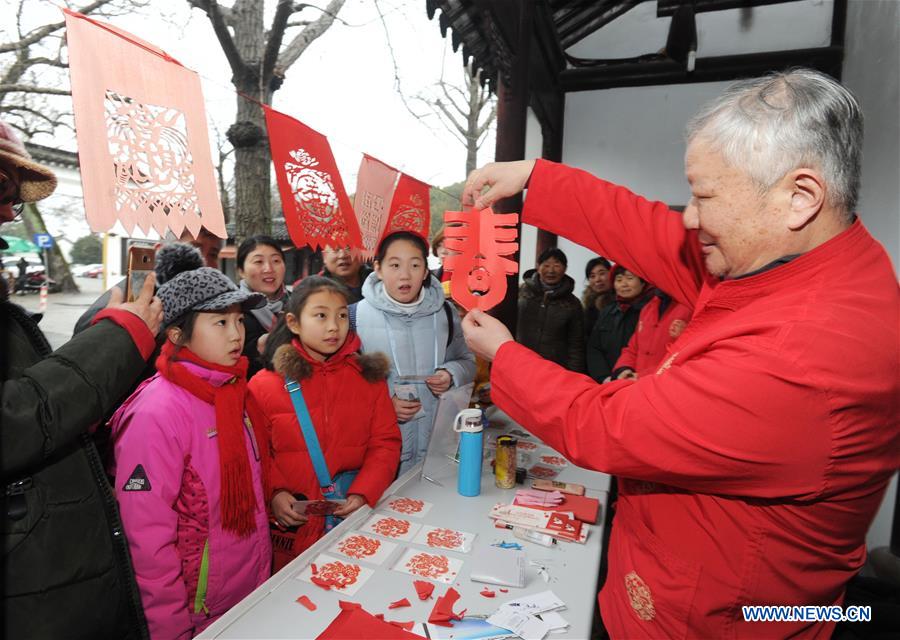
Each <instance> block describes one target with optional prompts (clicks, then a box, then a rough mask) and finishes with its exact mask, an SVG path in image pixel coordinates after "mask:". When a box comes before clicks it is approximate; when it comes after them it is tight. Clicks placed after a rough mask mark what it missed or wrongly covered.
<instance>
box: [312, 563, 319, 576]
mask: <svg viewBox="0 0 900 640" xmlns="http://www.w3.org/2000/svg"><path fill="white" fill-rule="evenodd" d="M310 569H312V574H313V575H316V574H317V573H319V567H317V566H316V563H315V562H313V563H312V564H311V565H310Z"/></svg>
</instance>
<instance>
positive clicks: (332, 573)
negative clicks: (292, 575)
mask: <svg viewBox="0 0 900 640" xmlns="http://www.w3.org/2000/svg"><path fill="white" fill-rule="evenodd" d="M374 573H375V572H374V571H373V570H372V569H369V568H368V567H363V566H362V565H360V564H357V563H356V562H353V561H351V560H348V559H346V558H344V559H338V558H334V557H332V556H329V555H326V554H324V553H323V554H321V555H319V556H318V557H317V558H316V559H315V560H314V561H313V562H312V563H311V564H310V565H309V566H308V567H306V568H305V569H303V571H301V572H300V573H299V574H298V575H297V579H298V580H303V581H304V582H309V583H311V584H314V585H316V586H318V587H321V588H323V589H326V590H333V591H336V592H338V593H341V594H345V595H353V594H354V593H356V592H357V591H358V590H359V588H360V587H361V586H362V585H364V584H365V583H366V581H367V580H368V579H369V578H371V577H372V576H373V575H374Z"/></svg>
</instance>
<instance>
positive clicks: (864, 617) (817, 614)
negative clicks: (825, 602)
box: [741, 605, 872, 622]
mask: <svg viewBox="0 0 900 640" xmlns="http://www.w3.org/2000/svg"><path fill="white" fill-rule="evenodd" d="M741 613H743V614H744V622H871V620H872V607H869V606H865V607H862V606H849V607H846V608H844V607H839V606H837V605H832V606H827V607H820V606H814V605H801V606H796V605H746V606H743V607H741Z"/></svg>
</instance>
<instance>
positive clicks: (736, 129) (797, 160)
mask: <svg viewBox="0 0 900 640" xmlns="http://www.w3.org/2000/svg"><path fill="white" fill-rule="evenodd" d="M698 138H701V139H703V141H704V142H706V143H708V144H710V146H711V147H712V148H713V149H715V150H717V151H719V152H720V153H721V154H722V156H723V157H724V159H725V161H726V162H727V163H728V164H729V165H731V166H733V167H736V168H742V169H744V170H745V171H746V172H747V175H749V176H750V178H751V179H752V180H753V181H754V182H755V183H756V184H757V185H758V186H759V188H760V190H761V191H762V192H765V191H766V190H768V189H769V188H770V187H772V186H773V185H774V184H775V183H776V182H777V181H778V180H780V179H781V178H782V177H783V176H784V175H785V174H787V173H788V172H789V171H792V170H794V169H796V168H798V167H803V166H806V167H810V168H814V169H818V170H819V171H821V172H822V174H823V177H824V179H825V182H826V184H827V187H828V192H829V204H831V205H832V206H834V207H836V208H838V209H841V210H843V212H844V213H845V214H846V215H847V216H850V214H852V213H853V212H854V210H855V208H856V202H857V199H858V197H859V174H860V163H861V159H862V143H863V116H862V110H861V109H860V108H859V103H858V102H857V101H856V98H855V97H854V96H853V94H851V93H850V92H849V91H848V90H847V89H845V88H844V87H842V86H841V85H840V84H839V83H838V82H837V81H836V80H834V79H833V78H831V77H829V76H827V75H825V74H824V73H820V72H818V71H813V70H811V69H792V70H790V71H786V72H784V73H772V74H770V75H767V76H763V77H761V78H753V79H750V80H741V81H740V82H736V83H734V84H732V85H731V86H730V87H728V89H726V90H725V93H723V94H722V95H721V96H720V97H718V98H716V99H715V100H713V101H711V102H710V103H709V104H707V105H705V106H704V107H703V108H702V109H701V110H700V112H699V113H698V114H697V115H695V116H694V117H693V118H692V119H691V121H690V122H689V123H688V125H687V139H688V143H690V142H692V141H694V140H695V139H698Z"/></svg>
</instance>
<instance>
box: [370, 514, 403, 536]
mask: <svg viewBox="0 0 900 640" xmlns="http://www.w3.org/2000/svg"><path fill="white" fill-rule="evenodd" d="M372 531H374V532H375V533H377V534H378V535H382V536H385V537H386V538H399V537H400V536H405V535H406V534H407V533H409V521H408V520H400V519H399V518H382V519H381V520H379V521H378V522H376V523H375V524H374V525H373V526H372Z"/></svg>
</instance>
